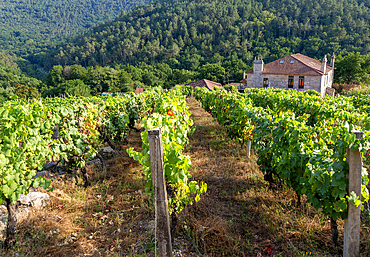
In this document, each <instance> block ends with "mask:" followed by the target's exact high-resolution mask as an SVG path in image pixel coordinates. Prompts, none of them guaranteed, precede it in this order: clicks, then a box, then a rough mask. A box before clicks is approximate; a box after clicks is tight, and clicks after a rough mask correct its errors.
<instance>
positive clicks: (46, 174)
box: [33, 170, 55, 179]
mask: <svg viewBox="0 0 370 257" xmlns="http://www.w3.org/2000/svg"><path fill="white" fill-rule="evenodd" d="M38 177H43V178H49V179H52V178H54V177H55V175H54V174H52V173H50V172H49V171H47V170H43V171H39V172H37V173H36V175H35V176H34V177H33V179H35V178H38Z"/></svg>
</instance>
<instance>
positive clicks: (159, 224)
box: [148, 128, 172, 257]
mask: <svg viewBox="0 0 370 257" xmlns="http://www.w3.org/2000/svg"><path fill="white" fill-rule="evenodd" d="M148 141H149V151H150V166H151V169H152V182H153V193H154V201H155V226H156V227H155V231H156V232H155V233H156V235H155V236H156V238H157V241H158V248H159V256H161V257H162V256H165V257H170V256H172V246H171V233H170V220H169V214H168V202H167V192H166V181H165V177H164V172H163V171H164V170H163V166H164V163H163V144H162V132H161V129H160V128H156V129H149V130H148Z"/></svg>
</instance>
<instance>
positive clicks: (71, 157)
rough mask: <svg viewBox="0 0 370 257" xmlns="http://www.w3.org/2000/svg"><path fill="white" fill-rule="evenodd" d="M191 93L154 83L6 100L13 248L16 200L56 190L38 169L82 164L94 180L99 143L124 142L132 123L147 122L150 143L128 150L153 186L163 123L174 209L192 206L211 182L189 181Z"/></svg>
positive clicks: (2, 128) (4, 174) (3, 155)
mask: <svg viewBox="0 0 370 257" xmlns="http://www.w3.org/2000/svg"><path fill="white" fill-rule="evenodd" d="M189 92H191V91H189V89H188V88H186V87H184V88H182V89H179V88H176V89H174V90H171V91H170V92H167V93H164V92H163V89H162V88H152V89H148V90H146V91H144V93H142V94H139V95H137V94H132V93H129V94H124V95H118V96H115V97H112V96H105V97H89V98H77V97H67V98H59V97H57V98H53V99H40V100H34V101H24V100H19V99H14V100H11V101H8V102H6V103H4V104H3V105H2V106H0V176H1V177H0V182H1V184H0V203H3V202H6V204H7V207H8V212H9V217H8V224H9V223H12V225H11V226H8V228H9V227H12V228H11V229H8V230H7V239H6V241H5V247H9V246H11V245H12V244H13V242H14V220H13V218H12V216H13V215H12V210H11V206H12V203H14V202H15V201H17V200H18V199H19V196H20V194H26V193H27V192H28V191H29V189H30V188H31V187H34V188H37V187H40V186H41V187H43V188H45V189H51V182H50V180H48V179H44V178H42V177H37V178H34V177H35V175H36V173H37V172H38V171H40V170H42V169H43V168H44V166H45V165H46V164H50V163H51V162H53V163H54V165H57V164H61V165H63V166H65V167H66V169H68V170H76V169H80V170H81V171H82V174H83V176H84V181H85V186H88V185H89V180H88V178H87V173H86V168H85V164H86V161H88V160H91V159H93V158H95V157H98V158H99V159H100V160H101V161H102V164H103V167H104V166H105V162H104V160H103V158H102V157H101V156H100V155H99V149H101V148H102V147H103V146H105V145H106V144H108V145H110V146H111V147H112V148H113V149H114V148H116V147H118V149H120V148H121V144H122V143H123V142H126V139H127V136H128V135H129V132H130V130H132V129H136V130H137V128H136V127H135V125H136V123H137V121H138V120H142V122H141V125H142V126H143V127H144V128H145V131H143V132H142V141H143V149H144V150H143V151H142V152H140V153H138V152H136V151H134V149H128V153H129V155H130V156H132V157H133V158H134V159H135V160H138V161H139V162H140V163H141V164H143V166H144V168H143V173H144V175H145V180H146V181H147V183H146V186H145V191H146V192H147V193H152V190H153V188H152V182H151V170H150V153H149V146H148V131H147V130H148V129H150V128H155V127H160V128H161V129H162V135H163V148H164V149H163V150H164V163H165V166H164V168H165V176H166V181H167V188H168V195H169V211H170V214H173V216H174V217H177V213H179V212H180V211H181V210H182V209H183V208H184V207H185V205H187V204H192V202H193V201H194V200H195V201H199V197H200V194H201V193H204V192H206V190H207V185H206V184H203V183H202V184H201V185H200V186H199V185H198V183H197V182H195V181H189V179H190V178H191V175H190V174H189V172H188V170H189V169H190V167H191V161H190V157H188V156H185V155H183V154H182V151H183V149H184V146H185V145H186V144H187V143H188V135H189V134H191V133H192V132H193V131H194V127H193V126H192V125H193V123H192V120H191V119H190V112H189V110H188V107H187V105H186V102H185V98H186V96H187V95H188V94H189Z"/></svg>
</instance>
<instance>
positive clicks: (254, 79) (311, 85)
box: [246, 71, 334, 96]
mask: <svg viewBox="0 0 370 257" xmlns="http://www.w3.org/2000/svg"><path fill="white" fill-rule="evenodd" d="M333 74H334V73H333V71H330V72H329V73H328V74H327V75H325V76H304V88H303V89H299V88H298V83H299V76H297V75H295V76H294V82H293V89H296V90H299V91H306V90H315V91H317V92H319V93H321V95H322V96H324V95H325V91H326V88H327V87H331V85H332V83H333V77H334V76H333ZM264 78H268V80H269V86H270V87H276V88H284V89H288V78H289V75H275V74H250V73H249V74H247V78H246V79H247V87H248V88H262V87H263V79H264Z"/></svg>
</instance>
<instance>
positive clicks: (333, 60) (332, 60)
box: [330, 53, 335, 68]
mask: <svg viewBox="0 0 370 257" xmlns="http://www.w3.org/2000/svg"><path fill="white" fill-rule="evenodd" d="M334 62H335V55H334V53H333V56H332V57H331V59H330V66H331V67H333V68H334Z"/></svg>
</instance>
